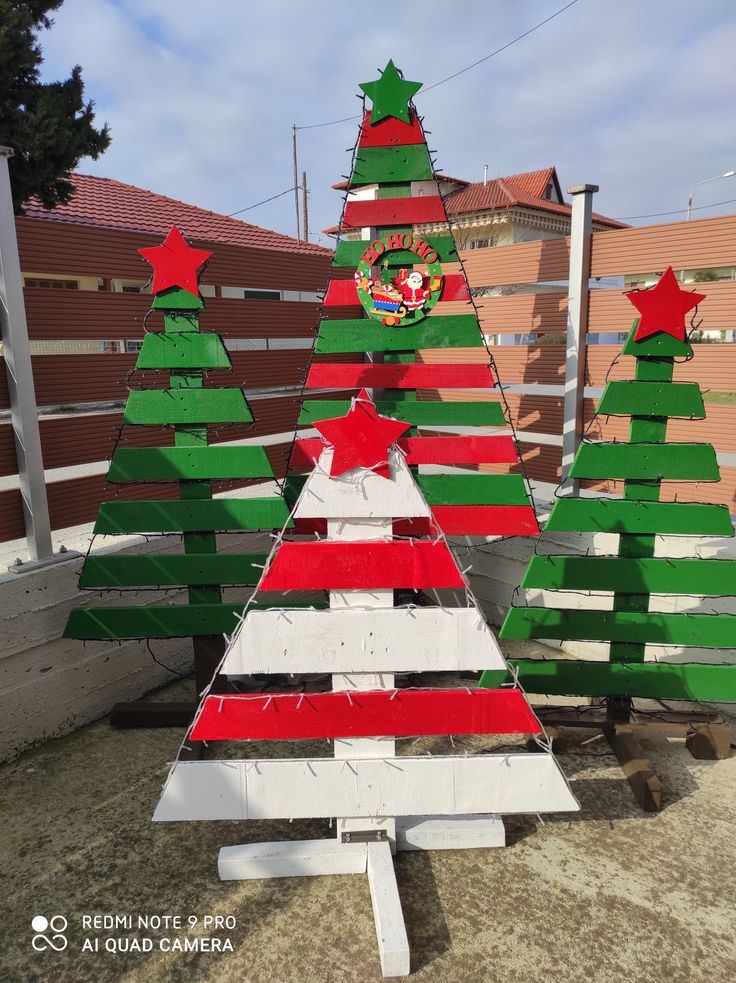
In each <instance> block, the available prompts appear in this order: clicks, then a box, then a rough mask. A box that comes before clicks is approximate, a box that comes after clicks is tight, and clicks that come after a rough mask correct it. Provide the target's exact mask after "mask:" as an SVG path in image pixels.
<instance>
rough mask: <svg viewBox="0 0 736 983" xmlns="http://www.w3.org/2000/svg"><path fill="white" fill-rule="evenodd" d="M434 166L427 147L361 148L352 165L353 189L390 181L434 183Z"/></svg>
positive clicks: (414, 145)
mask: <svg viewBox="0 0 736 983" xmlns="http://www.w3.org/2000/svg"><path fill="white" fill-rule="evenodd" d="M432 177H433V175H432V164H431V162H430V159H429V151H428V150H427V147H426V145H424V144H404V145H403V146H395V147H368V146H365V145H363V146H360V147H359V148H358V152H357V153H356V155H355V159H354V161H353V173H352V175H351V177H350V184H351V186H357V185H361V184H378V183H381V182H387V181H388V182H390V181H431V180H432Z"/></svg>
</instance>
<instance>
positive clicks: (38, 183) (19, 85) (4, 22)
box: [0, 0, 110, 213]
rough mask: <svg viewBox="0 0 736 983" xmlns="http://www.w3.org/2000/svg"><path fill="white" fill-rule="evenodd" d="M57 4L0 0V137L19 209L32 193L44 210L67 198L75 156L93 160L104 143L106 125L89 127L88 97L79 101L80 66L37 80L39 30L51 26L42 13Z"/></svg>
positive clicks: (81, 87) (104, 147)
mask: <svg viewBox="0 0 736 983" xmlns="http://www.w3.org/2000/svg"><path fill="white" fill-rule="evenodd" d="M61 4H62V0H52V2H49V0H45V2H43V0H42V2H30V3H17V2H15V0H0V79H2V85H1V86H0V142H2V143H3V144H5V145H6V146H9V147H12V149H13V151H14V156H13V157H11V159H10V162H9V166H10V177H11V185H12V191H13V207H14V208H15V211H16V212H17V213H21V212H22V206H23V202H25V201H27V199H28V198H30V197H31V196H32V195H36V196H37V197H38V199H39V200H40V202H41V204H42V205H43V206H44V207H45V208H54V207H55V206H56V205H58V204H63V203H64V202H67V201H69V199H70V198H71V196H72V194H73V191H74V188H73V186H72V184H71V181H70V180H69V178H70V176H71V172H72V171H73V170H74V168H75V167H76V166H77V164H78V163H79V161H80V160H81V159H82V158H83V157H91V158H92V159H93V160H97V158H98V157H99V156H100V155H101V154H103V153H104V152H105V150H107V148H108V147H109V145H110V131H109V129H108V127H107V125H105V126H103V127H102V129H97V128H95V126H94V125H93V124H94V119H95V114H94V103H92V102H91V101H90V102H86V103H85V101H84V82H83V81H82V69H81V67H80V66H79V65H75V67H74V68H73V69H72V71H71V75H70V76H69V78H68V79H65V80H64V81H62V82H40V81H39V69H40V66H41V63H42V61H43V53H42V51H41V46H40V45H39V44H38V42H37V34H38V31H39V30H40V29H42V28H46V29H48V28H50V27H51V26H52V24H53V21H52V20H51V19H50V18H49V16H48V15H49V13H50V12H51V11H53V10H58V9H59V7H60V6H61Z"/></svg>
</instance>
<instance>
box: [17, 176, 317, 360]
mask: <svg viewBox="0 0 736 983" xmlns="http://www.w3.org/2000/svg"><path fill="white" fill-rule="evenodd" d="M71 182H72V184H73V186H74V194H73V196H72V198H71V200H70V201H69V202H68V203H67V204H65V205H59V206H57V207H56V208H55V209H53V210H48V209H46V208H44V207H43V206H42V205H41V204H40V203H39V202H38V201H37V200H34V199H31V200H30V201H29V202H27V203H26V204H25V206H24V209H23V214H22V215H21V216H18V217H17V219H16V229H17V234H18V244H19V251H20V257H21V266H22V272H23V279H24V287H25V290H26V302H27V305H30V307H31V308H34V309H35V307H36V306H39V305H40V306H44V305H42V304H40V301H39V300H37V298H38V297H40V296H41V295H42V294H50V293H51V292H54V294H56V295H57V296H59V294H61V293H62V292H63V293H64V294H68V292H69V291H76V292H77V293H78V296H79V300H80V307H79V317H80V319H81V322H80V323H82V324H83V323H84V321H85V317H86V312H87V311H91V310H92V306H91V305H90V304H89V303H87V304H83V303H82V301H83V300H85V299H87V300H89V294H90V293H91V292H95V293H117V294H121V293H122V294H136V293H146V292H147V284H148V279H149V269H148V268H147V266H146V264H145V262H143V260H142V259H141V257H139V256H138V254H137V247H138V246H147V245H154V244H156V243H158V242H160V241H161V239H162V238H163V237H164V236H165V235H166V233H167V232H168V231H169V229H170V228H171V226H172V225H177V226H178V227H179V228H180V229H181V231H182V232H183V234H184V235H185V236H186V238H187V239H188V240H190V241H193V242H194V244H195V245H196V246H198V247H200V248H204V249H208V250H210V251H212V252H213V253H214V258H213V260H212V261H211V263H210V264H209V266H208V268H207V269H206V270H205V273H204V275H203V282H202V284H201V289H202V294H203V296H204V297H205V298H225V299H234V300H246V301H276V302H286V303H289V302H296V303H305V304H307V303H308V304H310V305H314V304H316V302H317V300H318V297H319V291H320V290H321V289H322V287H323V285H324V280H325V278H326V275H327V270H328V268H329V263H330V259H331V256H332V252H331V250H329V249H325V248H324V247H323V246H318V245H315V244H312V243H309V242H304V241H302V240H299V239H294V238H292V237H291V236H287V235H282V234H281V233H279V232H273V231H272V230H270V229H264V228H261V227H260V226H258V225H252V224H250V223H249V222H243V221H242V220H241V219H239V218H236V217H233V216H229V215H220V214H218V213H217V212H212V211H209V210H207V209H205V208H200V207H198V206H197V205H191V204H188V203H187V202H183V201H177V200H176V199H174V198H168V197H166V196H165V195H161V194H157V193H155V192H153V191H148V190H146V189H144V188H138V187H136V186H134V185H132V184H125V183H123V182H122V181H116V180H113V179H112V178H105V177H97V176H92V175H89V174H73V175H72V176H71ZM212 273H214V274H215V275H214V276H213V275H211V274H212ZM45 306H48V305H45ZM276 310H277V309H274V313H276ZM49 333H52V332H46V333H44V334H43V335H42V336H37V337H36V338H33V337H32V340H31V344H32V350H33V353H34V354H58V353H60V352H61V351H67V352H71V351H72V350H73V351H78V352H89V353H92V352H108V353H115V352H135V351H136V350H137V349H138V348H140V340H139V339H134V338H127V339H126V338H120V337H119V336H118V337H117V338H110V337H107V336H106V334H105V333H101V334H99V335H98V336H97V337H96V338H94V339H92V338H90V336H89V335H90V330H89V329H87V330H85V331H83V332H82V331H80V333H79V337H78V339H77V340H76V341H75V343H74V345H72V344H71V342H70V341H65V342H63V343H61V342H59V341H57V340H56V339H52V338H51V337H49ZM306 334H307V332H306V331H305V335H306ZM60 346H61V347H60Z"/></svg>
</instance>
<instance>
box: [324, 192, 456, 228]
mask: <svg viewBox="0 0 736 983" xmlns="http://www.w3.org/2000/svg"><path fill="white" fill-rule="evenodd" d="M444 221H446V216H445V206H444V204H443V203H442V199H441V198H440V196H439V195H428V196H427V197H426V198H425V197H418V198H378V199H376V200H369V201H349V202H348V203H347V204H346V205H345V212H344V214H343V220H342V224H343V226H344V227H345V228H350V229H360V228H364V227H366V226H370V227H373V226H386V225H417V224H419V223H421V222H444Z"/></svg>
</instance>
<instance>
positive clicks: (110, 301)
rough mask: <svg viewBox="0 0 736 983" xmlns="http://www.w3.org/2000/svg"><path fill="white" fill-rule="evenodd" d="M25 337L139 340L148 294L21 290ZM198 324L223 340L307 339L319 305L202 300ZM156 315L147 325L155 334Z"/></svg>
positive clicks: (151, 316)
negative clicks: (24, 306)
mask: <svg viewBox="0 0 736 983" xmlns="http://www.w3.org/2000/svg"><path fill="white" fill-rule="evenodd" d="M24 294H25V301H26V314H27V317H28V334H29V337H30V338H31V339H32V340H34V341H41V340H44V341H46V340H50V339H53V340H61V339H70V338H74V339H104V338H115V339H121V338H129V339H140V338H142V337H143V335H144V332H145V328H144V323H143V322H144V317H145V315H146V312H147V311H148V309H149V308H150V306H151V297H150V295H148V294H123V293H113V292H111V291H107V290H44V289H42V288H40V287H26V289H25V291H24ZM205 305H206V306H205V310H204V312H203V313H202V315H201V318H200V323H201V326H202V329H203V330H205V331H216V332H217V333H218V334H220V335H222V336H223V337H224V338H311V337H312V336H313V335H314V328H315V325H316V323H317V317H318V314H319V304H316V303H302V302H297V301H288V300H280V301H276V300H231V299H227V298H222V297H210V298H207V299H206V300H205ZM161 323H162V316H161V314H160V313H158V312H154V313H153V314H151V315H150V317H149V319H148V321H147V327H148V330H149V331H155V330H160V326H161Z"/></svg>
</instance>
